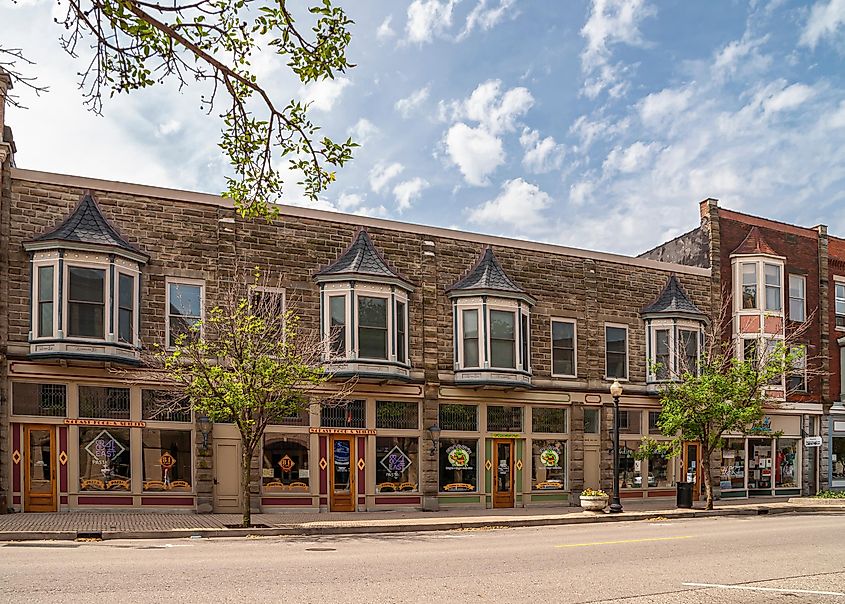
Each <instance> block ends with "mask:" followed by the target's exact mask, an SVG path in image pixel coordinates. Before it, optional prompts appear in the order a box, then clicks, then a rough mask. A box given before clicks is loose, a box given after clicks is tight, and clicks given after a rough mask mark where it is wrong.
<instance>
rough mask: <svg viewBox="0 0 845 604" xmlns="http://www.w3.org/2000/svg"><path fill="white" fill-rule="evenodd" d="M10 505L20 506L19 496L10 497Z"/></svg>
mask: <svg viewBox="0 0 845 604" xmlns="http://www.w3.org/2000/svg"><path fill="white" fill-rule="evenodd" d="M12 503H13V504H14V505H20V504H21V496H20V495H15V496H13V497H12Z"/></svg>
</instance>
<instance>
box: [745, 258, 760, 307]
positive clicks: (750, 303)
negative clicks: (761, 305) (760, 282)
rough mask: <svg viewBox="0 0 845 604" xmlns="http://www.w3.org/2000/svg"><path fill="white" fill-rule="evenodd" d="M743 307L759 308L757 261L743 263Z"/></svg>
mask: <svg viewBox="0 0 845 604" xmlns="http://www.w3.org/2000/svg"><path fill="white" fill-rule="evenodd" d="M742 308H743V309H752V308H757V263H755V262H744V263H743V264H742Z"/></svg>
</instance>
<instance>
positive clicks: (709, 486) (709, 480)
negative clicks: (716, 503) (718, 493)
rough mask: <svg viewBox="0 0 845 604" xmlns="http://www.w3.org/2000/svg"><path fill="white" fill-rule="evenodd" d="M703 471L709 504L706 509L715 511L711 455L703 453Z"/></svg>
mask: <svg viewBox="0 0 845 604" xmlns="http://www.w3.org/2000/svg"><path fill="white" fill-rule="evenodd" d="M701 471H702V473H703V474H704V490H705V493H706V494H707V504H706V506H705V509H707V510H712V509H713V476H712V475H711V474H710V453H708V452H707V451H704V452H703V455H702V457H701Z"/></svg>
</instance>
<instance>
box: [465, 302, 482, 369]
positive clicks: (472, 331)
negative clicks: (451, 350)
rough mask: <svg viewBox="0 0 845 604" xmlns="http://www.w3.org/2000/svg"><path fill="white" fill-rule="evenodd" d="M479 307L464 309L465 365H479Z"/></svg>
mask: <svg viewBox="0 0 845 604" xmlns="http://www.w3.org/2000/svg"><path fill="white" fill-rule="evenodd" d="M478 333H479V332H478V309H477V308H471V309H469V310H464V311H463V344H464V350H463V352H464V356H463V359H464V366H465V367H478V366H479V364H478V360H479V354H478Z"/></svg>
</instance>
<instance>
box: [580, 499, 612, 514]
mask: <svg viewBox="0 0 845 604" xmlns="http://www.w3.org/2000/svg"><path fill="white" fill-rule="evenodd" d="M607 502H608V498H607V497H598V496H591V497H586V496H584V495H581V507H582V508H583V509H584V510H586V511H588V512H601V511H602V510H604V508H606V507H607Z"/></svg>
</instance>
